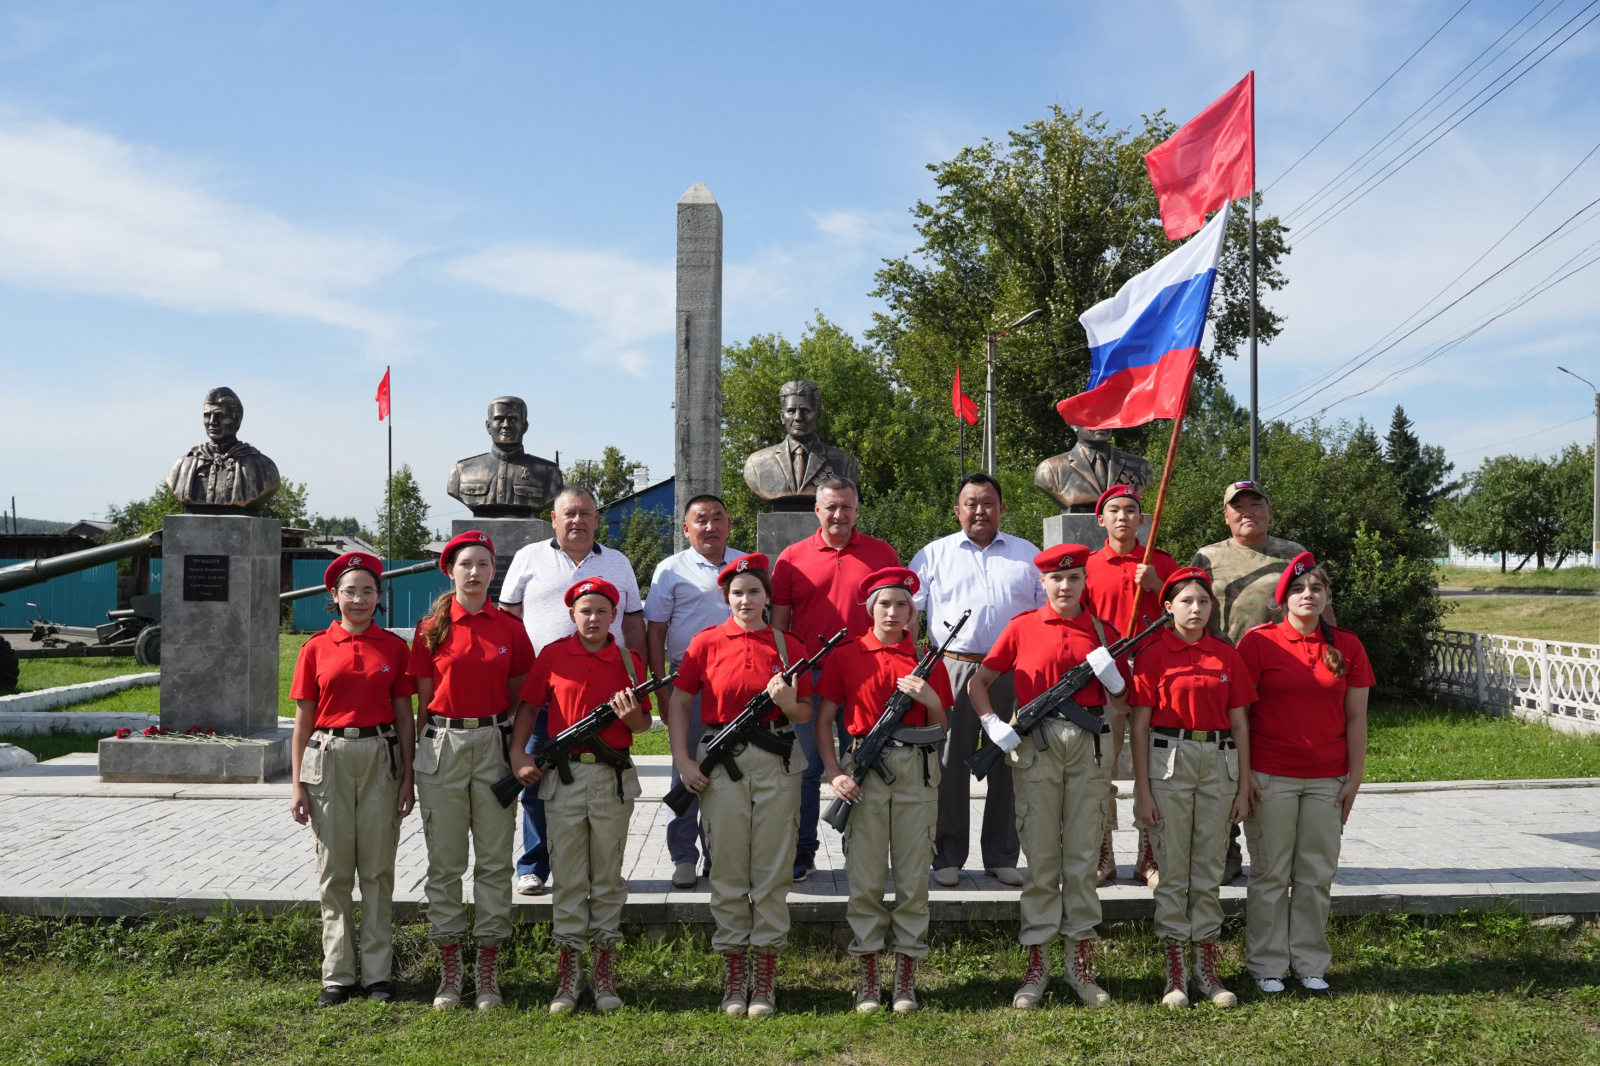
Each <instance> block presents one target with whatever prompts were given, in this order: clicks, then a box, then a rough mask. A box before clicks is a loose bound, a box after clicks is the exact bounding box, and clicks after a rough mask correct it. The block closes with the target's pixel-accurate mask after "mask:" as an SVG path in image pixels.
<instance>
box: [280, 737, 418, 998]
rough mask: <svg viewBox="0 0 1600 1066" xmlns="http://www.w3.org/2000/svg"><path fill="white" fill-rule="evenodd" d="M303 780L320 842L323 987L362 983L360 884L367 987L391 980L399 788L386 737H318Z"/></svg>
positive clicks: (303, 766) (303, 764) (303, 770)
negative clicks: (357, 915) (357, 905)
mask: <svg viewBox="0 0 1600 1066" xmlns="http://www.w3.org/2000/svg"><path fill="white" fill-rule="evenodd" d="M313 739H314V740H315V741H316V742H318V743H320V744H322V745H323V746H322V747H320V748H313V747H310V746H307V748H306V752H305V757H304V758H303V759H302V761H301V764H300V780H301V782H302V783H304V785H305V786H306V792H307V794H309V795H310V797H311V831H312V833H313V834H315V836H316V838H317V896H318V899H319V901H320V902H321V904H322V983H323V984H324V985H342V986H344V987H346V988H348V987H350V986H351V985H355V984H357V983H358V982H357V979H356V931H355V904H354V902H353V900H352V892H353V890H354V888H355V884H356V879H357V878H358V877H359V878H360V880H361V982H360V983H364V984H368V985H371V984H376V983H377V982H379V981H387V980H389V978H390V976H391V974H390V969H391V965H392V960H393V955H392V952H391V946H392V933H393V926H392V921H391V916H392V915H393V912H394V856H395V848H396V846H397V845H398V844H399V841H400V819H399V816H398V813H397V811H396V810H395V805H396V803H397V801H398V798H399V793H400V781H399V779H398V778H397V777H396V776H395V775H394V773H393V772H392V771H391V764H390V762H389V742H388V741H387V740H386V739H384V738H383V737H381V736H379V737H365V738H361V739H357V740H347V739H345V738H344V737H330V736H328V735H327V734H325V733H318V734H314V737H313Z"/></svg>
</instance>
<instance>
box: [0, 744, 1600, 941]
mask: <svg viewBox="0 0 1600 1066" xmlns="http://www.w3.org/2000/svg"><path fill="white" fill-rule="evenodd" d="M639 762H640V764H641V766H640V778H641V781H642V783H643V786H644V796H643V798H641V799H640V800H639V802H638V804H637V807H636V810H635V815H634V821H633V827H632V834H631V836H630V838H629V842H628V849H627V854H626V860H625V864H626V872H627V875H628V879H629V883H630V886H631V889H632V893H631V896H630V902H629V918H630V920H632V921H634V922H638V923H643V924H653V923H672V922H680V921H687V922H709V921H710V912H709V907H708V899H709V897H708V895H707V893H706V892H705V882H704V881H703V880H702V881H701V883H700V886H699V890H698V891H693V892H678V891H673V890H672V888H671V885H670V884H669V882H668V877H669V875H670V874H671V870H672V867H671V862H670V860H669V859H668V857H667V854H666V846H665V839H664V826H665V824H666V818H667V816H668V814H669V812H668V811H667V809H666V807H665V806H664V805H662V804H661V803H659V802H655V801H656V800H659V798H660V797H661V796H662V795H663V794H665V792H666V789H667V784H668V766H667V759H666V758H665V757H664V756H655V757H643V758H641V759H640V760H639ZM1123 793H1124V798H1123V799H1122V800H1121V803H1120V807H1121V810H1120V817H1121V824H1122V825H1124V826H1130V825H1131V824H1132V820H1133V819H1132V811H1131V806H1132V803H1131V800H1130V799H1129V798H1128V791H1127V789H1126V788H1124V790H1123ZM288 796H289V787H288V785H286V784H267V785H249V786H239V785H194V786H179V785H110V784H101V783H100V781H99V779H98V777H97V775H96V772H95V763H94V756H93V755H72V756H67V757H65V758H62V759H56V760H52V761H51V762H47V763H41V764H38V765H37V766H31V767H25V768H23V769H20V770H14V771H11V772H9V773H5V774H0V909H5V910H10V911H26V912H38V913H63V912H65V913H77V914H136V913H142V912H147V911H149V910H152V909H156V908H173V907H178V908H184V909H192V910H200V911H204V910H209V909H212V908H214V907H216V906H218V905H220V904H222V903H223V902H224V901H229V900H231V901H233V902H234V903H235V904H237V905H240V906H252V907H264V908H269V909H270V908H277V907H283V906H288V905H292V904H295V903H299V902H308V901H313V900H315V898H316V868H315V858H314V851H313V845H312V839H311V833H310V831H309V830H308V829H305V828H302V827H300V826H298V825H295V824H294V822H293V821H291V820H290V818H289V815H288V810H287V807H288ZM973 803H974V815H975V816H974V818H973V825H974V826H975V827H976V826H977V825H978V824H979V818H978V817H977V814H978V811H979V809H980V807H981V803H982V789H981V786H979V787H978V788H977V795H975V797H974V801H973ZM822 837H823V842H822V852H821V853H820V854H819V856H818V863H817V865H818V867H819V869H818V872H817V873H816V874H815V875H813V876H812V877H811V878H810V879H809V880H808V881H806V882H804V883H802V884H799V885H796V886H795V890H794V892H793V894H792V895H791V897H790V905H791V909H792V911H793V913H794V915H795V918H796V920H799V921H842V920H843V916H844V901H845V896H846V887H845V880H844V862H843V856H842V855H841V854H840V849H839V837H838V835H837V834H836V833H834V832H833V830H832V829H830V828H828V827H827V826H826V825H824V826H823V827H822ZM1115 839H1116V846H1117V857H1118V861H1119V863H1120V864H1121V870H1122V873H1123V874H1124V875H1125V876H1124V880H1123V881H1121V882H1119V883H1117V884H1114V885H1110V886H1107V887H1106V888H1104V889H1102V890H1101V898H1102V900H1103V901H1104V903H1105V911H1106V918H1107V919H1108V920H1114V919H1120V918H1132V917H1139V916H1144V915H1148V914H1149V913H1150V892H1149V891H1148V890H1147V889H1145V888H1144V887H1143V886H1142V885H1136V884H1134V883H1133V882H1131V881H1129V880H1127V879H1126V875H1127V874H1129V873H1130V872H1131V867H1132V863H1133V848H1134V843H1135V840H1136V834H1135V833H1134V832H1133V831H1132V830H1131V829H1127V830H1123V831H1121V832H1118V833H1117V834H1116V836H1115ZM972 854H973V856H974V857H976V855H977V854H978V849H977V842H976V840H974V842H973V849H972ZM974 861H976V859H975V858H974ZM424 868H425V860H424V854H423V839H422V832H421V821H420V819H418V818H417V817H415V816H413V817H412V818H409V819H407V821H406V823H405V825H404V827H403V830H402V837H401V842H400V856H399V875H398V877H397V878H396V896H397V906H398V909H399V910H400V912H401V913H402V914H414V913H415V910H416V907H417V905H418V904H419V903H420V902H421V901H422V882H423V872H424ZM1244 884H1245V880H1244V879H1241V880H1240V882H1239V883H1238V884H1237V885H1234V886H1229V887H1227V888H1225V889H1224V890H1223V891H1224V895H1225V897H1226V900H1227V902H1228V905H1229V907H1230V909H1232V908H1236V907H1238V906H1239V905H1240V904H1241V903H1242V900H1243V896H1244ZM1334 894H1335V908H1336V910H1339V911H1342V912H1346V913H1353V912H1360V911H1370V910H1407V911H1412V912H1431V913H1439V912H1454V911H1456V910H1458V909H1460V908H1461V907H1464V906H1470V905H1474V904H1480V905H1481V904H1483V903H1485V902H1489V901H1493V900H1496V899H1505V900H1509V901H1512V902H1514V903H1516V904H1517V905H1519V906H1522V907H1526V908H1528V909H1530V910H1534V911H1539V912H1545V913H1553V912H1559V913H1593V912H1600V780H1593V779H1584V780H1579V781H1559V782H1548V781H1541V782H1435V783H1425V784H1411V785H1371V786H1368V787H1367V788H1366V789H1364V790H1363V791H1362V796H1361V799H1360V802H1359V803H1358V804H1357V807H1356V810H1355V813H1354V815H1353V816H1352V818H1351V822H1350V826H1349V828H1348V830H1347V832H1346V835H1345V839H1344V851H1343V855H1342V856H1341V860H1340V869H1339V875H1338V878H1337V881H1336V884H1335V887H1334ZM517 900H518V903H519V910H520V913H522V914H523V915H524V916H525V917H527V918H531V919H538V918H541V917H544V916H547V915H548V908H549V902H548V900H549V897H548V896H539V897H524V896H519V897H517ZM933 909H934V917H935V919H936V920H939V921H959V920H977V919H989V920H999V921H1005V920H1012V921H1014V920H1015V919H1016V913H1017V893H1016V891H1015V890H1010V889H1006V888H1004V887H1003V886H1001V885H1000V884H998V883H997V882H995V881H994V880H993V879H992V878H989V877H986V876H984V875H983V873H982V871H981V870H976V871H975V870H973V869H971V868H970V867H969V869H968V870H967V872H966V874H965V875H964V876H963V878H962V882H961V884H960V886H958V887H957V888H955V889H941V888H938V887H937V886H935V888H934V891H933Z"/></svg>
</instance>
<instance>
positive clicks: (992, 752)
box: [967, 612, 1172, 781]
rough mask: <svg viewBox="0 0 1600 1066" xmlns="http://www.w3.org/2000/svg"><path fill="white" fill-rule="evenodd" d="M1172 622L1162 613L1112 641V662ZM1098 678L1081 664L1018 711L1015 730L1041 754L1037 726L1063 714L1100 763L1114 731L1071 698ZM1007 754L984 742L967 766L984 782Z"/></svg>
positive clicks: (1042, 739) (1042, 745) (1043, 744)
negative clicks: (1090, 740)
mask: <svg viewBox="0 0 1600 1066" xmlns="http://www.w3.org/2000/svg"><path fill="white" fill-rule="evenodd" d="M1171 619H1172V614H1171V613H1170V612H1166V613H1163V614H1162V615H1161V617H1160V618H1157V619H1156V620H1155V621H1154V622H1151V623H1150V625H1149V626H1148V627H1147V628H1146V629H1145V630H1144V631H1143V632H1142V633H1139V634H1138V635H1136V636H1132V637H1123V638H1122V639H1121V640H1116V641H1112V642H1111V644H1109V645H1107V646H1106V651H1107V652H1109V653H1110V655H1111V657H1112V658H1113V659H1120V658H1121V657H1122V656H1124V655H1132V654H1133V653H1134V652H1136V651H1138V650H1139V649H1140V648H1142V647H1144V646H1145V645H1146V644H1148V643H1149V642H1150V640H1151V638H1153V637H1154V636H1155V635H1156V634H1157V633H1159V632H1160V631H1161V629H1162V627H1164V626H1165V625H1166V624H1167V622H1169V621H1170V620H1171ZM1094 679H1095V676H1094V667H1093V666H1090V665H1089V664H1088V663H1087V662H1081V663H1079V664H1078V665H1077V666H1074V667H1073V668H1072V669H1071V670H1068V671H1067V672H1066V675H1065V676H1064V677H1062V678H1061V680H1060V681H1057V682H1056V683H1055V684H1053V685H1051V686H1050V687H1049V688H1047V689H1045V690H1044V691H1043V692H1041V693H1039V695H1037V696H1035V697H1034V698H1033V699H1031V700H1029V701H1028V705H1027V706H1026V707H1023V708H1022V709H1021V710H1020V711H1018V712H1017V721H1016V730H1017V732H1018V733H1021V734H1023V735H1024V736H1026V735H1028V734H1032V736H1033V742H1034V745H1035V746H1036V747H1038V749H1039V750H1040V751H1043V750H1044V749H1045V747H1046V746H1047V744H1048V741H1046V740H1045V735H1044V732H1043V731H1042V730H1040V729H1037V728H1036V727H1037V726H1038V725H1039V723H1040V722H1043V721H1044V720H1045V719H1046V718H1049V717H1051V716H1052V715H1057V714H1059V715H1061V717H1063V718H1065V719H1066V720H1067V721H1069V722H1071V723H1072V724H1073V725H1075V726H1077V727H1078V728H1080V729H1082V730H1084V731H1085V732H1086V733H1088V734H1089V735H1090V736H1092V737H1094V761H1095V763H1096V765H1098V764H1099V762H1100V737H1101V735H1102V734H1104V733H1109V732H1111V726H1109V725H1107V724H1106V720H1105V719H1104V718H1102V717H1101V716H1100V715H1097V714H1091V713H1090V712H1089V710H1088V708H1086V707H1084V706H1083V704H1081V703H1079V702H1078V701H1077V700H1075V699H1073V698H1072V697H1073V696H1074V695H1076V694H1077V692H1078V690H1079V689H1081V688H1083V686H1085V685H1087V684H1088V683H1089V682H1091V681H1093V680H1094ZM1003 755H1005V752H1003V751H1001V750H1000V746H999V745H998V744H993V743H988V742H985V743H984V745H983V746H982V747H980V748H979V749H978V750H977V751H975V752H973V753H972V754H971V755H969V756H968V757H967V767H968V768H969V769H970V770H971V771H972V776H973V777H976V778H977V779H978V780H979V781H982V780H983V779H984V777H985V776H986V775H987V774H988V773H989V771H990V770H993V769H994V766H995V763H997V762H999V761H1000V759H1001V757H1002V756H1003Z"/></svg>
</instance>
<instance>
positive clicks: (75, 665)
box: [17, 655, 160, 692]
mask: <svg viewBox="0 0 1600 1066" xmlns="http://www.w3.org/2000/svg"><path fill="white" fill-rule="evenodd" d="M17 666H18V668H19V669H18V680H17V691H18V692H37V691H39V690H40V689H44V688H55V687H56V686H57V685H77V684H82V683H83V682H85V681H103V680H105V679H106V678H108V677H121V676H122V675H123V674H148V673H152V672H157V671H159V670H160V667H156V666H140V665H139V664H138V663H136V662H134V661H133V659H132V657H131V656H122V655H116V656H109V657H105V658H93V659H91V658H83V659H24V660H22V662H20V663H18V664H17Z"/></svg>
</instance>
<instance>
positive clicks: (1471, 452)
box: [1449, 414, 1589, 456]
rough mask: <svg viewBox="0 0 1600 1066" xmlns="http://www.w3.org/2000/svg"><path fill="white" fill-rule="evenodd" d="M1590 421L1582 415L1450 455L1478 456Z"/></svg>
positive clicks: (1585, 415) (1586, 416)
mask: <svg viewBox="0 0 1600 1066" xmlns="http://www.w3.org/2000/svg"><path fill="white" fill-rule="evenodd" d="M1588 420H1589V416H1588V415H1587V414H1582V415H1579V416H1578V417H1577V418H1569V419H1567V420H1566V421H1565V422H1557V423H1556V424H1555V425H1553V426H1545V427H1544V428H1543V429H1536V430H1534V431H1533V432H1532V433H1524V434H1523V435H1522V436H1520V437H1512V438H1511V439H1510V440H1503V441H1499V442H1497V443H1495V444H1485V445H1484V446H1483V447H1481V448H1468V449H1466V450H1465V451H1458V452H1450V453H1449V454H1450V455H1452V456H1460V455H1476V454H1478V453H1479V452H1486V451H1489V450H1490V449H1491V448H1500V447H1504V446H1505V445H1507V444H1515V443H1516V442H1517V441H1519V440H1527V439H1528V438H1529V437H1537V436H1540V435H1542V434H1545V433H1549V432H1550V431H1551V430H1553V429H1561V428H1562V427H1563V426H1570V425H1572V423H1574V422H1587V421H1588Z"/></svg>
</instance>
